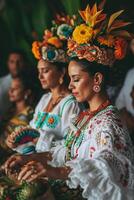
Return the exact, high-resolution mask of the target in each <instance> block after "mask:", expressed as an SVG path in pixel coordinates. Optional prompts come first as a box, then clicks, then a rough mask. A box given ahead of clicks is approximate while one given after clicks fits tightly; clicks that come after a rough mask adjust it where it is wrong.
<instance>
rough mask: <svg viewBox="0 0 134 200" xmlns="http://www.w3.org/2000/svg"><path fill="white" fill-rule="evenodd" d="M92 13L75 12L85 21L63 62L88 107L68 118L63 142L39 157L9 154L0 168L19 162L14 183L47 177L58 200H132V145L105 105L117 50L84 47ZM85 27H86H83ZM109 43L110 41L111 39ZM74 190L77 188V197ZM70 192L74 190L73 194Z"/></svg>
mask: <svg viewBox="0 0 134 200" xmlns="http://www.w3.org/2000/svg"><path fill="white" fill-rule="evenodd" d="M94 12H95V13H96V12H97V7H96V5H94V6H93V8H92V9H90V7H89V6H88V7H87V8H86V10H85V11H82V12H80V14H81V16H82V18H83V19H84V20H85V21H86V23H85V24H82V25H80V26H77V27H76V29H75V30H74V32H73V39H71V40H69V55H70V56H71V54H72V56H76V57H77V58H76V59H73V60H72V61H71V62H70V64H69V68H68V71H69V76H70V79H71V81H70V85H69V87H70V89H71V90H72V93H73V95H74V96H75V97H76V99H77V100H78V101H79V102H84V101H87V102H88V104H89V109H88V110H87V111H83V112H82V113H81V114H79V115H78V117H76V118H74V119H73V120H72V123H71V125H70V127H69V128H68V130H67V131H66V138H65V142H64V144H61V145H58V146H56V147H55V148H52V149H51V152H48V153H44V154H42V155H31V156H30V157H28V156H13V157H11V158H10V159H9V160H8V161H7V162H6V163H5V166H4V167H5V170H6V171H7V172H8V170H9V169H12V168H13V167H15V166H16V164H18V163H19V164H21V166H23V167H22V168H21V170H20V172H19V175H18V179H19V180H23V181H24V180H26V181H27V182H31V181H34V180H36V179H39V178H40V177H41V178H42V177H46V178H48V181H49V183H50V184H51V186H52V191H53V193H54V196H55V199H58V200H59V199H70V200H74V199H82V198H86V199H88V200H106V199H107V200H133V199H134V167H133V164H134V158H133V146H132V143H131V140H130V138H129V135H128V133H127V130H126V128H125V127H124V126H123V125H122V122H121V120H120V116H119V113H118V110H117V109H116V108H115V107H114V106H113V105H111V103H110V102H109V100H108V97H107V94H106V86H107V83H108V81H109V80H110V78H109V67H108V65H110V64H111V62H113V60H115V59H116V58H117V55H116V53H118V52H114V49H113V50H112V51H111V49H108V50H107V49H104V48H101V47H100V46H95V45H96V44H97V43H95V45H94V44H91V43H89V44H88V41H89V38H91V36H92V34H95V30H94V31H93V32H91V35H90V34H89V32H90V31H91V29H92V28H93V27H94V25H95V22H96V18H90V15H93V13H94ZM101 12H102V11H101ZM101 12H98V15H102V16H99V17H100V18H99V19H100V21H104V19H105V15H103V14H102V13H101ZM98 15H97V16H98ZM116 15H117V14H116ZM118 15H119V13H118ZM115 18H116V17H115ZM92 19H93V21H92ZM98 21H99V20H98ZM98 21H97V22H96V23H98ZM100 21H99V22H100ZM87 22H88V23H87ZM107 22H108V21H106V22H105V23H107ZM90 24H92V27H90V29H89V27H88V26H90ZM100 28H102V26H100ZM82 30H83V31H82ZM89 30H90V31H89ZM97 30H98V29H97ZM100 30H101V29H100ZM103 31H104V30H103ZM76 33H77V34H76ZM97 33H98V32H97ZM100 33H102V32H101V31H100ZM103 33H104V32H103ZM88 34H89V35H88ZM111 34H112V33H111ZM118 34H119V33H118ZM82 35H83V36H82ZM80 36H81V37H80ZM84 36H85V37H84ZM88 36H89V37H88ZM104 36H105V35H104ZM119 36H120V35H119ZM96 37H98V35H97V36H96ZM94 38H95V37H94ZM96 39H98V38H96ZM112 39H113V40H112V41H114V42H115V40H116V38H114V36H113V37H112ZM114 39H115V40H114ZM118 40H119V38H118ZM121 40H122V38H121ZM98 41H99V40H98ZM102 41H103V40H101V43H102ZM92 42H93V41H92ZM118 42H119V41H118ZM81 44H82V45H81ZM114 44H115V43H114ZM118 44H119V43H118ZM123 44H125V43H123V41H122V45H123ZM105 45H106V43H105ZM107 48H108V47H107ZM117 48H119V47H117V46H116V50H117ZM124 48H125V46H123V51H122V47H120V50H121V52H120V54H118V56H119V58H120V56H122V57H123V55H122V54H123V53H124ZM110 52H111V53H110ZM124 55H125V54H124ZM82 58H83V59H82ZM93 61H94V62H93ZM100 63H101V64H100ZM30 160H31V161H30ZM28 161H29V162H28ZM48 161H49V162H48ZM33 169H34V170H33ZM51 180H55V181H51ZM58 180H61V181H58ZM65 182H66V184H67V185H68V188H70V190H69V191H68V190H67V189H66V187H65V185H64V183H65ZM79 187H80V188H82V189H83V192H82V197H80V189H79ZM73 189H76V190H75V195H74V190H73ZM44 198H45V196H44ZM46 199H48V198H46Z"/></svg>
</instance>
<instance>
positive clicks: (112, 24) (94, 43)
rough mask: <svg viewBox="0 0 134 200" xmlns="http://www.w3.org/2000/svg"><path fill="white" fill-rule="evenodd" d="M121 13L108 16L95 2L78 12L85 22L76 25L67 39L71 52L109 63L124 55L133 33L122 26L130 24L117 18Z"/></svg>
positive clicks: (90, 59)
mask: <svg viewBox="0 0 134 200" xmlns="http://www.w3.org/2000/svg"><path fill="white" fill-rule="evenodd" d="M122 12H123V10H121V11H118V12H116V13H113V14H112V15H111V16H110V17H109V19H108V17H107V15H106V14H105V13H103V10H100V9H98V8H97V5H96V4H94V5H93V7H92V8H91V7H90V6H89V5H88V6H87V7H86V9H85V10H84V11H79V14H80V15H81V17H82V19H83V21H84V22H83V23H82V24H80V25H78V26H76V27H75V29H74V31H73V33H72V38H70V39H69V40H68V55H69V56H70V57H78V58H79V59H83V58H85V59H87V60H88V61H90V62H92V61H96V62H98V63H101V64H103V65H109V66H111V65H112V64H113V62H114V61H115V60H116V59H118V60H120V59H122V58H124V56H125V54H126V50H127V39H130V38H131V35H130V34H129V33H128V32H127V31H125V30H122V29H121V28H122V27H124V26H126V25H128V24H130V23H129V22H124V21H122V20H120V19H117V18H118V17H119V16H120V15H121V13H122Z"/></svg>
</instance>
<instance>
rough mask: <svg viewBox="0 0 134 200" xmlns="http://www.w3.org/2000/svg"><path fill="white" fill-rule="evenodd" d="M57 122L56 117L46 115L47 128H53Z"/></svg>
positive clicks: (57, 118)
mask: <svg viewBox="0 0 134 200" xmlns="http://www.w3.org/2000/svg"><path fill="white" fill-rule="evenodd" d="M58 122H59V117H58V116H57V115H48V117H47V119H46V126H48V127H49V128H55V127H56V126H57V124H58Z"/></svg>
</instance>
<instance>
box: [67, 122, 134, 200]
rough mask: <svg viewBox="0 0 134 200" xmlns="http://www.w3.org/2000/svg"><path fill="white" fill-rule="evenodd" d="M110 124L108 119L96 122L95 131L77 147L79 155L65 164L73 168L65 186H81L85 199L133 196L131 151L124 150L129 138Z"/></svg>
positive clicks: (120, 199) (127, 199) (129, 199)
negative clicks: (100, 122)
mask: <svg viewBox="0 0 134 200" xmlns="http://www.w3.org/2000/svg"><path fill="white" fill-rule="evenodd" d="M113 124H114V122H113ZM113 124H111V123H108V121H107V122H106V123H104V124H102V126H101V124H99V126H98V131H97V130H96V131H95V132H94V133H93V136H92V137H91V138H90V139H89V140H85V142H84V143H83V144H82V145H81V147H80V148H79V153H78V154H79V155H80V156H78V158H77V159H75V160H72V161H68V162H67V163H66V165H67V166H70V167H71V168H72V171H71V172H70V174H69V178H68V181H67V184H68V186H69V187H70V188H77V187H78V186H79V185H80V186H81V188H83V197H84V198H86V199H88V200H132V199H134V168H133V166H132V163H131V159H133V158H132V152H131V150H128V149H127V148H130V149H131V148H132V145H131V142H130V144H129V141H130V140H129V138H128V137H127V140H126V139H125V137H126V136H125V134H128V133H125V132H124V130H123V129H122V128H121V127H119V125H117V124H116V125H115V126H114V125H113ZM100 127H103V129H102V128H100ZM126 141H127V144H126ZM128 145H129V147H127V146H128Z"/></svg>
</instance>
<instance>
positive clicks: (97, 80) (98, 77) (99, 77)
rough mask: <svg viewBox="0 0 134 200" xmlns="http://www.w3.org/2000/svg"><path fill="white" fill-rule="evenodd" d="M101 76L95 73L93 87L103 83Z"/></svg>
mask: <svg viewBox="0 0 134 200" xmlns="http://www.w3.org/2000/svg"><path fill="white" fill-rule="evenodd" d="M103 79H104V77H103V74H101V73H100V72H97V73H96V74H95V75H94V84H95V85H101V84H102V82H103Z"/></svg>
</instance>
